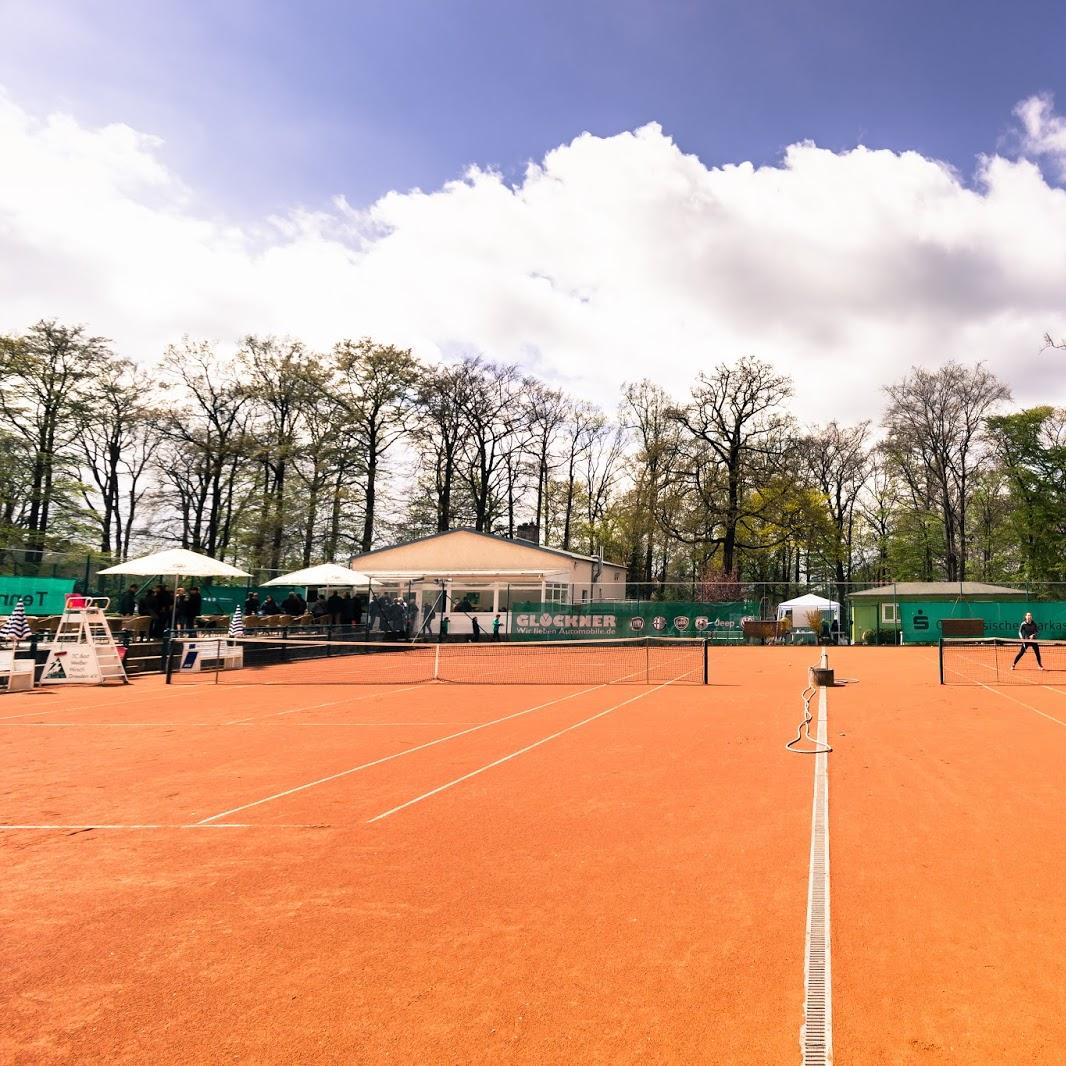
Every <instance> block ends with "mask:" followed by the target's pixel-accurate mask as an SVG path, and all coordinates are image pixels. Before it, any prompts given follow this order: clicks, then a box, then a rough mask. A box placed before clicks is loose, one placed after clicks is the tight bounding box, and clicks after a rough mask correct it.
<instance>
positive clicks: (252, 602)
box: [244, 592, 259, 615]
mask: <svg viewBox="0 0 1066 1066" xmlns="http://www.w3.org/2000/svg"><path fill="white" fill-rule="evenodd" d="M244 613H245V615H249V614H258V613H259V593H258V592H249V593H248V598H247V599H246V600H245V601H244Z"/></svg>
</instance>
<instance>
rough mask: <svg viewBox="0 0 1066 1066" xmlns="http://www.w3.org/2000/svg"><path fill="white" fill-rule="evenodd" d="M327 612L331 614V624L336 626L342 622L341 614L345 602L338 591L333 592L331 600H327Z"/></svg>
mask: <svg viewBox="0 0 1066 1066" xmlns="http://www.w3.org/2000/svg"><path fill="white" fill-rule="evenodd" d="M326 610H327V611H328V612H329V620H330V622H332V623H333V625H336V624H337V623H338V622H339V621H340V620H341V613H342V611H343V610H344V600H342V599H341V597H340V593H339V592H337V591H336V590H334V591H333V592H331V593H330V596H329V599H328V600H326Z"/></svg>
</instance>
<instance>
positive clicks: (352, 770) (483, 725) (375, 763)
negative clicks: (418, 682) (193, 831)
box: [197, 685, 605, 825]
mask: <svg viewBox="0 0 1066 1066" xmlns="http://www.w3.org/2000/svg"><path fill="white" fill-rule="evenodd" d="M604 687H605V686H604V685H593V686H592V687H591V688H584V689H580V690H579V691H577V692H571V693H570V694H569V695H567V696H560V697H559V698H558V699H556V700H548V702H547V703H538V704H537V706H536V707H528V708H526V709H525V710H524V711H515V712H514V714H507V715H504V716H503V717H502V718H494V719H493V720H492V721H491V722H482V723H480V724H479V725H475V726H471V727H470V728H469V729H462V730H460V731H459V732H458V733H449V734H448V735H447V736H444V737H437V739H436V740H428V741H426V743H425V744H417V745H415V747H413V748H405V749H404V750H403V751H397V752H394V753H393V754H392V755H385V756H383V757H382V758H380V759H374V760H373V761H372V762H366V763H362V764H361V765H359V766H352V767H350V768H349V769H347V770H341V771H340V773H336V774H330V775H329V777H320V778H319V779H318V780H317V781H309V782H307V784H305V785H297V786H296V787H295V788H290V789H286V790H285V791H284V792H277V793H275V794H274V795H273V796H266V797H265V798H263V799H258V800H253V801H252V802H251V803H245V804H242V805H241V806H240V807H233V808H231V809H230V810H228V811H222V812H221V813H220V814H212V815H211V816H210V817H209V818H204V819H203V820H202V821H201V822H198V823H197V824H198V825H206V824H207V823H208V822H213V821H215V820H216V819H218V818H225V817H226V815H228V814H236V813H237V812H238V811H246V810H248V808H249V807H258V806H259V805H260V804H263V803H270V802H271V801H273V800H277V799H283V798H284V797H285V796H291V795H293V794H294V793H296V792H303V791H305V790H306V789H309V788H314V787H315V786H316V785H324V784H326V783H327V782H329V781H336V780H337V779H338V778H341V777H347V776H348V775H349V774H356V773H359V771H360V770H369V769H370V767H372V766H380V765H381V764H382V763H387V762H391V761H392V760H393V759H400V758H403V756H405V755H413V754H414V753H415V752H416V751H424V750H425V749H426V748H432V747H433V746H434V745H435V744H443V743H444V742H445V741H448V740H455V739H456V738H457V737H465V736H467V735H468V734H469V733H476V732H477V731H478V730H479V729H488V727H489V726H493V725H499V724H500V723H501V722H509V721H511V719H512V718H521V717H522V716H523V715H525V714H532V713H533V711H540V710H543V709H544V708H545V707H551V706H552V705H553V704H556V703H565V702H566V701H567V700H572V699H574V698H575V697H577V696H583V695H585V694H586V693H587V692H595V691H596V690H597V689H601V688H604Z"/></svg>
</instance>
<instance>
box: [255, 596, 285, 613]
mask: <svg viewBox="0 0 1066 1066" xmlns="http://www.w3.org/2000/svg"><path fill="white" fill-rule="evenodd" d="M271 614H281V608H280V607H279V606H278V605H277V604H276V603H275V602H274V597H273V596H272V595H271V594H270V593H267V598H266V599H265V600H263V605H262V606H261V607H260V608H259V615H260V617H266V616H267V615H271Z"/></svg>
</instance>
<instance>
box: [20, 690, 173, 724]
mask: <svg viewBox="0 0 1066 1066" xmlns="http://www.w3.org/2000/svg"><path fill="white" fill-rule="evenodd" d="M181 695H184V693H181V692H166V691H163V692H160V693H158V695H155V696H138V697H137V699H134V700H120V701H118V702H117V703H114V702H112V701H101V702H100V703H84V704H82V705H81V706H80V707H47V708H43V709H41V710H38V711H26V712H25V713H24V714H5V715H3V716H0V722H9V721H11V720H12V719H14V718H32V717H33V716H34V715H35V714H55V713H56V712H58V711H66V712H68V713H69V712H70V711H94V710H96V709H97V708H99V707H106V708H108V709H109V710H114V708H115V707H116V706H118V707H128V706H129V705H130V704H131V703H148V702H150V701H152V700H164V699H166V698H167V697H168V696H181Z"/></svg>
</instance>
